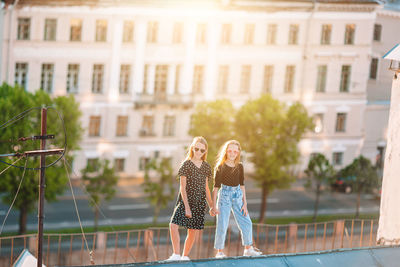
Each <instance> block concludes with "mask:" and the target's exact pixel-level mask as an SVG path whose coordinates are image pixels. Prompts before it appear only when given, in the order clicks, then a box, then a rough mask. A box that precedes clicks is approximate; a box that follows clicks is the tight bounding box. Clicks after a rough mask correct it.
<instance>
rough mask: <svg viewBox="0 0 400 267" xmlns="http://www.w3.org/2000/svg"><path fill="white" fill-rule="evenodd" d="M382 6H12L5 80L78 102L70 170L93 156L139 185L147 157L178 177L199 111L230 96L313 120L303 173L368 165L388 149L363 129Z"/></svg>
mask: <svg viewBox="0 0 400 267" xmlns="http://www.w3.org/2000/svg"><path fill="white" fill-rule="evenodd" d="M189 2H190V4H189ZM55 3H56V4H57V5H55ZM380 8H381V5H380V3H379V2H377V1H369V0H368V1H356V0H355V1H348V3H346V4H339V3H335V2H334V1H319V2H318V1H317V2H312V1H310V2H297V1H293V2H288V1H284V2H275V1H246V0H244V1H233V0H232V1H218V0H214V1H212V0H208V1H204V0H203V1H200V0H199V1H184V0H182V1H180V0H176V1H161V0H159V1H158V0H154V1H106V0H102V1H56V2H55V1H46V0H41V1H19V2H18V4H17V5H16V6H13V5H11V4H10V5H6V6H5V7H4V10H5V13H4V14H5V15H4V20H3V21H4V29H3V40H2V55H1V60H2V61H1V66H2V67H1V79H2V81H4V82H8V83H9V84H14V83H18V84H19V85H21V86H23V87H24V88H26V90H28V91H31V92H33V91H35V90H39V88H41V89H42V90H46V91H47V92H49V93H50V94H52V95H55V96H57V95H66V94H74V95H75V97H76V100H77V101H78V102H79V103H80V107H81V110H82V112H83V117H82V125H83V127H84V128H85V134H84V137H83V141H82V143H81V148H82V150H80V151H77V152H76V157H75V161H74V169H75V170H76V171H79V170H80V169H82V168H84V166H85V165H86V163H87V161H88V160H91V159H94V158H100V157H105V158H108V159H110V160H112V161H113V162H114V164H115V166H116V168H117V170H118V171H119V172H120V174H121V177H131V176H132V177H140V176H141V175H142V171H143V169H144V165H145V163H146V162H147V161H148V160H149V159H150V158H152V157H167V158H171V160H172V163H173V166H174V167H175V168H177V167H178V165H179V163H180V162H181V160H182V159H183V158H184V155H185V148H186V146H187V145H188V144H189V143H190V141H191V137H190V136H189V135H188V130H189V126H190V116H191V114H192V112H193V111H194V107H195V105H196V103H198V102H200V101H212V100H215V99H220V98H227V99H230V100H231V101H232V103H233V104H234V106H235V107H240V106H241V105H243V104H244V103H245V102H246V101H247V100H248V99H254V98H257V97H259V96H260V95H261V94H263V93H271V94H272V96H273V97H275V98H277V99H279V100H280V101H283V102H286V103H288V104H290V103H293V102H295V101H300V102H302V103H303V104H304V105H305V106H306V107H307V109H308V111H309V114H310V115H312V116H314V118H315V124H316V128H315V131H314V132H312V133H308V134H307V135H306V136H305V137H304V138H303V139H302V141H301V142H300V144H299V146H300V150H301V153H302V157H301V158H302V162H301V164H300V165H299V170H302V169H303V168H304V167H305V166H306V164H307V162H308V159H309V157H310V155H311V154H312V153H317V152H320V153H324V154H325V155H326V157H327V158H328V159H330V160H331V161H332V162H333V164H334V165H335V166H336V167H338V168H340V167H343V166H345V165H346V164H348V163H350V162H351V161H352V160H353V159H354V157H357V156H358V155H359V154H360V153H363V154H365V155H366V156H368V157H369V158H371V159H375V156H376V153H377V150H376V147H377V146H378V143H379V142H380V143H379V144H383V145H384V144H385V141H384V140H381V139H380V138H381V137H377V136H376V135H377V134H378V135H379V134H381V133H373V134H372V135H373V136H368V135H369V133H367V132H368V131H370V129H369V128H366V127H371V126H370V125H371V124H368V123H367V121H368V118H367V117H366V116H367V115H368V114H369V113H370V110H373V108H374V107H373V105H371V102H368V100H369V96H368V94H369V93H370V91H372V89H370V88H371V86H372V84H373V83H374V81H372V80H371V79H370V78H369V77H370V64H371V58H373V57H374V56H378V57H379V56H380V54H379V53H378V52H376V51H377V50H376V49H375V48H376V45H377V43H376V42H374V41H373V38H374V30H376V24H377V22H376V21H377V12H380V11H379V9H380ZM378 14H379V13H378ZM378 82H380V81H378ZM389 83H390V80H389V81H388V84H389ZM374 103H375V102H374ZM368 104H370V105H368ZM378 109H379V107H378ZM383 113H385V111H383ZM374 114H376V113H374ZM383 115H385V114H383ZM377 116H378V117H379V116H380V115H379V114H378V115H377ZM386 119H387V118H386ZM385 123H386V124H385ZM385 123H383V125H382V127H383V128H384V127H385V125H387V121H386V122H385ZM372 128H373V127H372ZM375 129H376V128H375ZM376 130H377V129H376ZM382 136H384V135H382ZM368 138H369V139H368ZM371 140H372V141H371ZM366 146H367V148H366ZM374 149H375V151H374ZM364 152H365V153H364Z"/></svg>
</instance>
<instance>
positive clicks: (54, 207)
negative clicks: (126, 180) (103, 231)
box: [0, 181, 379, 232]
mask: <svg viewBox="0 0 400 267" xmlns="http://www.w3.org/2000/svg"><path fill="white" fill-rule="evenodd" d="M246 191H247V201H248V210H249V212H250V216H251V217H252V218H253V219H257V218H258V216H259V209H260V199H261V191H260V189H259V188H256V187H254V185H253V183H252V182H251V181H248V183H247V184H246ZM74 193H75V196H76V201H77V206H78V209H79V214H80V219H81V221H82V224H83V226H92V225H93V218H94V213H93V210H92V208H91V207H90V206H89V202H88V197H87V196H86V195H85V194H84V192H83V191H82V190H81V189H80V188H78V187H75V188H74ZM314 199H315V195H314V193H312V192H308V191H305V190H304V189H303V187H302V184H301V183H300V182H297V183H296V184H294V185H293V186H292V188H291V189H286V190H277V191H274V192H273V193H272V194H271V195H270V196H269V197H268V200H267V202H268V206H267V213H266V217H288V216H290V217H292V216H310V215H312V214H313V208H314ZM174 204H175V200H174V201H171V202H170V203H169V205H168V206H167V207H166V208H165V209H162V210H161V213H160V216H159V218H158V222H168V221H169V219H170V216H171V214H172V211H173V208H174ZM355 208H356V195H354V194H343V193H336V192H334V193H332V192H325V193H323V194H322V195H321V201H320V206H319V212H318V214H319V215H321V214H354V213H355ZM7 209H8V206H5V205H4V204H0V216H1V217H0V218H1V221H3V220H4V217H5V215H6V212H7ZM101 209H102V212H103V213H104V216H105V217H104V216H103V215H102V214H100V216H99V225H125V224H147V223H151V222H152V220H153V207H152V206H151V205H150V203H149V202H148V201H147V200H146V199H145V198H144V196H143V194H142V190H141V188H140V185H137V184H129V185H122V186H119V187H118V190H117V195H116V196H115V197H114V198H113V199H112V200H111V201H110V202H108V203H107V202H105V203H103V204H102V206H101ZM378 211H379V201H378V200H376V199H373V197H372V196H371V195H363V196H362V199H361V208H360V213H376V212H378ZM206 219H207V220H212V219H211V217H210V216H209V215H207V217H206ZM71 227H79V221H78V217H77V215H76V212H75V206H74V203H73V199H72V196H71V192H70V190H69V189H67V190H66V191H65V193H64V195H62V196H60V197H59V201H58V202H53V203H46V204H45V223H44V228H45V230H50V229H62V228H71ZM27 229H28V230H36V229H37V212H36V211H35V212H33V213H31V214H29V216H28V224H27ZM17 230H18V212H17V211H15V210H12V211H11V213H10V215H9V216H8V219H7V221H6V224H5V226H4V230H3V231H5V232H10V231H17ZM110 231H112V228H111V226H110Z"/></svg>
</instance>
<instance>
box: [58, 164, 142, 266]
mask: <svg viewBox="0 0 400 267" xmlns="http://www.w3.org/2000/svg"><path fill="white" fill-rule="evenodd" d="M64 162H65V163H66V164H67V165H68V168H71V171H72V172H73V174H74V175H75V176H77V175H76V173H75V171H74V170H73V169H72V166H71V165H70V164H69V162H68V160H67V159H65V158H64ZM81 188H82V189H83V191H84V192H85V193H86V195H87V196H88V197H89V199H90V201H92V202H93V203H94V205H95V206H96V208H97V209H98V211H99V212H100V214H101V215H102V216H103V218H104V219H106V221H107V222H108V223H110V219H109V218H107V217H106V215H105V214H104V212H103V211H102V210H101V208H100V206H99V205H97V203H96V202H95V201H94V199H93V198H92V196H91V195H90V194H89V192H88V191H87V190H86V187H85V186H84V185H83V184H81ZM108 226H109V227H110V228H111V229H112V230H113V231H114V232H116V230H115V228H114V227H113V226H112V225H111V224H110V225H108ZM128 253H129V255H130V256H131V257H132V259H133V260H134V261H135V262H137V261H136V257H135V256H134V255H133V254H132V253H131V252H130V251H129V249H128Z"/></svg>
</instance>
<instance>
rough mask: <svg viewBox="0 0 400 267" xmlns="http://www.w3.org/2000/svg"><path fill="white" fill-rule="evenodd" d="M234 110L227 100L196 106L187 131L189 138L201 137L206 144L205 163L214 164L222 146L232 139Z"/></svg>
mask: <svg viewBox="0 0 400 267" xmlns="http://www.w3.org/2000/svg"><path fill="white" fill-rule="evenodd" d="M234 118H235V109H234V108H233V106H232V103H231V102H230V101H229V100H227V99H222V100H216V101H213V102H202V103H199V104H197V105H196V109H195V111H194V113H193V115H192V121H191V125H190V129H189V134H190V135H191V136H203V137H204V138H206V140H207V143H208V155H207V161H208V162H209V163H210V165H211V166H213V165H214V164H215V160H216V156H217V153H218V150H219V148H220V147H221V146H222V144H223V143H224V142H225V141H227V140H229V139H232V137H233V121H234Z"/></svg>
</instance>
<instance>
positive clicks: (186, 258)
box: [181, 256, 190, 261]
mask: <svg viewBox="0 0 400 267" xmlns="http://www.w3.org/2000/svg"><path fill="white" fill-rule="evenodd" d="M181 261H190V259H189V257H188V256H182V257H181Z"/></svg>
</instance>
